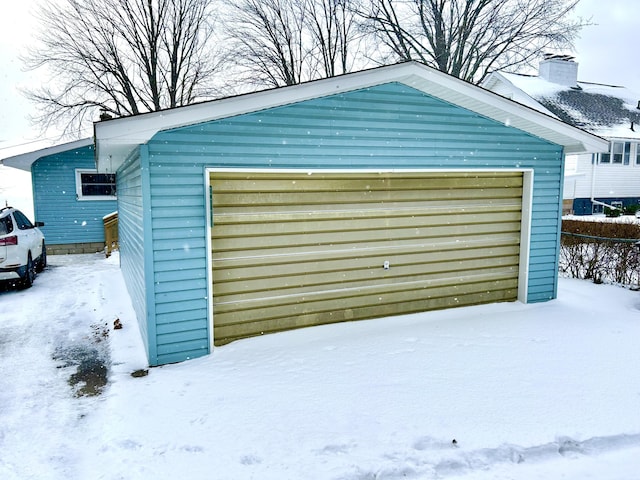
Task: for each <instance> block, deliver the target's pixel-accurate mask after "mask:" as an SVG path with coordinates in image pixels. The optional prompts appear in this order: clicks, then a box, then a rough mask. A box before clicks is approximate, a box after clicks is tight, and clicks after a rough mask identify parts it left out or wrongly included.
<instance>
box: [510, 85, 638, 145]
mask: <svg viewBox="0 0 640 480" xmlns="http://www.w3.org/2000/svg"><path fill="white" fill-rule="evenodd" d="M500 75H502V76H503V77H504V78H505V79H506V80H507V81H508V82H510V83H511V84H512V85H514V86H515V87H516V88H518V89H520V90H522V91H523V92H524V93H526V94H527V95H528V96H529V97H531V98H533V99H534V100H536V101H537V102H538V104H539V106H538V107H537V109H538V110H540V111H543V112H548V111H550V112H552V113H553V114H554V115H555V116H556V117H558V118H559V119H561V120H563V121H564V122H566V123H569V124H570V125H573V126H575V127H578V128H582V129H584V130H586V131H588V132H591V133H593V134H595V135H598V136H601V137H609V138H611V137H615V138H628V139H640V109H638V103H639V101H640V94H638V93H635V92H633V91H631V90H629V89H628V88H626V87H622V86H615V85H603V84H598V83H590V82H581V81H579V82H578V84H577V85H576V86H575V87H569V86H566V85H560V84H557V83H552V82H549V81H547V80H545V79H544V78H542V77H538V76H530V75H519V74H515V73H502V72H501V73H500ZM632 122H633V129H632Z"/></svg>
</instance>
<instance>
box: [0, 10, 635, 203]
mask: <svg viewBox="0 0 640 480" xmlns="http://www.w3.org/2000/svg"><path fill="white" fill-rule="evenodd" d="M40 1H41V0H21V1H12V2H10V3H9V4H8V5H5V6H3V15H2V18H1V19H0V66H1V70H0V158H4V157H7V156H11V155H16V154H20V153H24V152H27V151H32V150H37V149H39V148H44V147H46V146H48V145H49V144H51V143H56V140H57V138H56V134H55V132H50V133H47V135H46V136H45V135H43V134H42V133H41V132H40V130H39V128H38V127H36V126H33V125H31V123H30V121H29V115H34V114H35V113H36V110H35V108H34V106H33V104H31V103H30V102H29V101H28V100H27V99H26V98H24V96H23V95H22V94H21V93H20V89H21V88H25V87H28V86H34V85H37V84H38V82H42V81H43V79H41V78H38V76H37V75H36V74H35V73H34V72H25V71H24V70H23V64H22V61H21V60H20V55H22V54H24V53H25V51H26V49H27V48H28V46H29V45H30V44H32V43H33V38H34V35H35V32H36V29H37V22H36V21H35V19H34V15H33V14H34V12H35V11H37V6H38V5H39V4H40ZM639 13H640V2H638V0H607V1H603V0H581V2H580V3H579V5H578V8H577V9H576V12H575V15H576V16H579V17H582V18H585V19H591V22H592V23H594V25H591V26H589V27H585V28H584V29H583V31H582V34H581V38H580V39H579V40H578V41H577V42H576V51H575V52H572V53H573V54H574V55H575V57H576V61H577V62H578V63H579V70H578V79H579V80H582V81H589V82H596V83H606V84H611V85H623V86H626V87H627V88H629V89H631V90H634V91H637V92H640V62H638V61H637V58H636V55H635V46H636V45H637V35H638V33H637V31H638V30H637V17H638V14H639ZM45 81H46V80H45ZM89 134H90V132H88V133H87V135H89ZM58 143H61V142H58ZM10 170H14V169H8V168H6V167H0V203H2V202H4V201H6V197H7V196H9V198H11V199H14V198H15V200H13V201H17V202H20V203H21V202H26V203H29V202H31V200H30V199H29V198H28V195H29V192H28V191H27V192H25V189H24V188H21V189H19V190H18V191H17V192H13V191H11V192H9V193H7V192H8V190H11V189H12V188H14V186H15V185H18V184H19V183H24V182H27V181H28V178H29V177H28V174H26V173H24V172H16V171H10ZM16 193H17V194H18V197H15V194H16ZM29 208H30V207H28V208H25V210H29Z"/></svg>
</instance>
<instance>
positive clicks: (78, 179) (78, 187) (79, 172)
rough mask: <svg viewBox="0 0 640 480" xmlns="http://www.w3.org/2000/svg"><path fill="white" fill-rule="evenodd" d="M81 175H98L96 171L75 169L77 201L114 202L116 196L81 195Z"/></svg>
mask: <svg viewBox="0 0 640 480" xmlns="http://www.w3.org/2000/svg"><path fill="white" fill-rule="evenodd" d="M83 173H98V170H96V169H92V168H76V198H77V199H78V201H83V202H87V201H89V202H90V201H104V200H116V199H117V198H118V197H117V194H116V195H84V194H83V193H82V174H83Z"/></svg>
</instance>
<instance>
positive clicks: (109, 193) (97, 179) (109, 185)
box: [76, 169, 116, 200]
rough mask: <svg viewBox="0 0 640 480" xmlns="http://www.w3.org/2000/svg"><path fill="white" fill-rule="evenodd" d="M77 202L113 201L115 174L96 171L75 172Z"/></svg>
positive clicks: (114, 196)
mask: <svg viewBox="0 0 640 480" xmlns="http://www.w3.org/2000/svg"><path fill="white" fill-rule="evenodd" d="M76 195H77V198H78V200H115V198H116V174H115V173H98V172H97V171H96V170H80V169H78V170H76Z"/></svg>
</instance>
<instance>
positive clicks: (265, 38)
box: [226, 0, 365, 87]
mask: <svg viewBox="0 0 640 480" xmlns="http://www.w3.org/2000/svg"><path fill="white" fill-rule="evenodd" d="M359 1H360V0H235V1H234V2H232V3H231V10H230V12H229V15H228V21H227V28H226V30H227V33H228V36H229V38H230V39H231V49H232V51H233V54H232V55H231V56H233V58H235V61H236V63H237V64H238V65H239V67H240V68H241V69H242V70H243V71H244V72H245V74H246V76H247V77H248V80H249V82H251V83H253V84H258V85H268V86H272V87H277V86H282V85H294V84H297V83H300V82H302V81H306V80H312V79H316V78H325V77H332V76H335V75H339V74H342V73H346V72H348V71H350V70H351V69H353V68H357V67H360V66H363V62H364V60H363V59H364V58H365V56H364V42H363V38H362V32H361V31H359V30H358V28H357V22H358V20H359V16H358V14H357V13H356V9H355V8H353V6H354V5H355V4H356V2H359ZM358 62H359V63H358Z"/></svg>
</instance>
